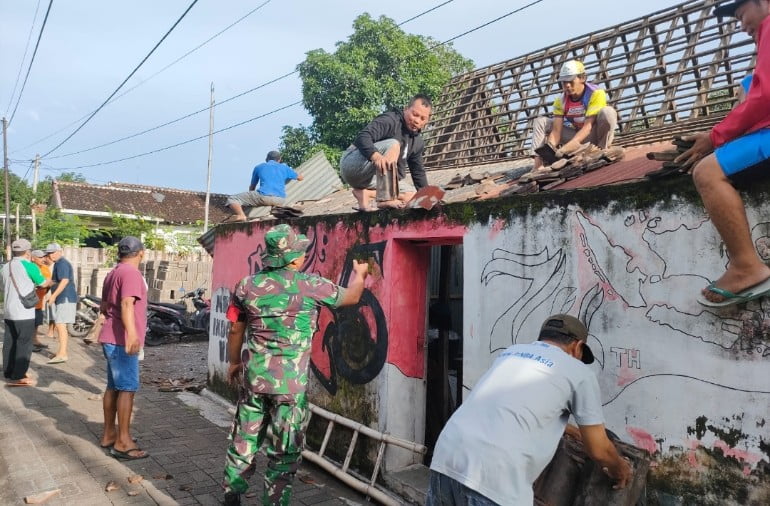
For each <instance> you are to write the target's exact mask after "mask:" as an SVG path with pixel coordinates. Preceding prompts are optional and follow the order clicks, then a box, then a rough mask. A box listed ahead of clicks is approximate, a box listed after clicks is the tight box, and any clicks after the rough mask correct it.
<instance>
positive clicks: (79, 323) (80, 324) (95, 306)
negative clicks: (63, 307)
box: [67, 295, 102, 337]
mask: <svg viewBox="0 0 770 506" xmlns="http://www.w3.org/2000/svg"><path fill="white" fill-rule="evenodd" d="M101 302H102V299H100V298H99V297H94V296H93V295H85V296H83V297H80V309H79V310H78V311H77V313H75V323H68V324H67V333H68V334H69V335H71V336H72V337H85V336H87V335H88V333H89V332H91V329H92V328H94V324H95V323H96V319H97V318H98V317H99V305H100V304H101Z"/></svg>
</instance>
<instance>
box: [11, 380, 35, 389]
mask: <svg viewBox="0 0 770 506" xmlns="http://www.w3.org/2000/svg"><path fill="white" fill-rule="evenodd" d="M35 385H37V382H35V381H29V380H28V381H25V380H18V381H9V382H8V383H7V384H6V386H9V387H34V386H35Z"/></svg>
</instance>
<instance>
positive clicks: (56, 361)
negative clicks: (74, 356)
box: [46, 357, 69, 364]
mask: <svg viewBox="0 0 770 506" xmlns="http://www.w3.org/2000/svg"><path fill="white" fill-rule="evenodd" d="M67 360H69V359H68V358H62V357H54V358H52V359H51V360H49V361H48V362H46V364H63V363H64V362H66V361H67Z"/></svg>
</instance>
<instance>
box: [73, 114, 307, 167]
mask: <svg viewBox="0 0 770 506" xmlns="http://www.w3.org/2000/svg"><path fill="white" fill-rule="evenodd" d="M301 103H302V100H297V101H296V102H292V103H291V104H288V105H284V106H282V107H279V108H277V109H273V110H272V111H270V112H266V113H264V114H260V115H259V116H254V117H253V118H249V119H247V120H244V121H241V122H239V123H235V124H234V125H230V126H227V127H224V128H220V129H219V130H214V131H213V132H212V133H211V135H216V134H219V133H222V132H226V131H227V130H232V129H233V128H236V127H239V126H243V125H245V124H247V123H251V122H252V121H256V120H258V119H261V118H264V117H267V116H270V115H272V114H275V113H277V112H280V111H283V110H284V109H288V108H290V107H294V106H295V105H299V104H301ZM208 136H209V134H205V135H200V136H198V137H195V138H193V139H187V140H186V141H182V142H177V143H176V144H172V145H170V146H164V147H162V148H158V149H153V150H152V151H146V152H144V153H139V154H138V155H133V156H127V157H125V158H119V159H117V160H110V161H107V162H99V163H92V164H89V165H80V166H78V167H72V168H71V169H70V170H80V169H88V168H91V167H100V166H102V165H110V164H113V163H118V162H125V161H127V160H133V159H135V158H141V157H143V156H148V155H153V154H155V153H160V152H161V151H167V150H169V149H173V148H178V147H179V146H184V145H185V144H190V143H191V142H195V141H199V140H201V139H205V138H207V137H208Z"/></svg>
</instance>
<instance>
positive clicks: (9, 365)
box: [0, 239, 51, 386]
mask: <svg viewBox="0 0 770 506" xmlns="http://www.w3.org/2000/svg"><path fill="white" fill-rule="evenodd" d="M31 249H32V245H31V244H30V242H29V241H28V240H26V239H17V240H15V241H13V243H11V251H12V252H13V258H12V259H11V261H10V262H8V263H7V264H5V265H3V267H2V269H0V281H1V282H2V284H3V293H4V295H5V307H4V316H3V317H4V319H5V337H4V339H3V375H4V376H5V378H6V380H7V381H8V386H34V385H35V381H34V380H33V379H32V378H30V377H28V376H27V370H28V369H29V361H30V358H31V357H32V337H33V335H34V332H35V305H36V304H37V301H38V298H37V293H36V292H35V287H36V286H38V287H44V286H48V285H50V284H51V282H50V281H48V280H46V279H45V278H44V277H43V275H42V274H41V272H40V269H39V268H38V267H37V266H36V265H35V264H34V263H32V262H30V250H31Z"/></svg>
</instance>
